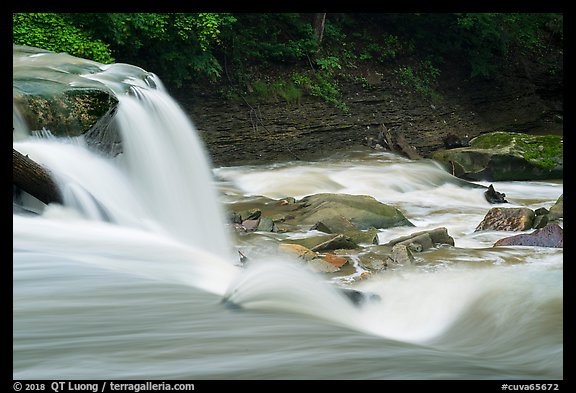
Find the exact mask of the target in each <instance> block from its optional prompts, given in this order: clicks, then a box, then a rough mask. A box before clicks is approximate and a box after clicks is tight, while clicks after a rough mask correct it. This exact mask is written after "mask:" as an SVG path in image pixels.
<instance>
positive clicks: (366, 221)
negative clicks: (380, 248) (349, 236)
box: [286, 193, 414, 230]
mask: <svg viewBox="0 0 576 393" xmlns="http://www.w3.org/2000/svg"><path fill="white" fill-rule="evenodd" d="M295 205H296V209H295V210H293V211H292V214H293V217H292V218H290V219H288V220H286V223H289V224H296V225H308V224H309V225H315V224H317V223H319V222H320V223H328V222H329V223H333V222H335V221H338V220H341V219H342V217H344V218H345V219H346V220H348V221H349V222H350V223H352V224H353V225H354V227H356V229H359V230H368V229H370V228H378V229H385V228H392V227H398V226H414V224H413V223H411V222H410V221H409V220H408V219H407V218H406V217H405V216H404V214H402V212H401V211H400V210H398V209H397V208H395V207H393V206H390V205H386V204H384V203H382V202H379V201H377V200H376V199H375V198H374V197H371V196H369V195H344V194H329V193H325V194H314V195H309V196H307V197H304V198H303V199H301V200H300V201H298V202H296V204H295Z"/></svg>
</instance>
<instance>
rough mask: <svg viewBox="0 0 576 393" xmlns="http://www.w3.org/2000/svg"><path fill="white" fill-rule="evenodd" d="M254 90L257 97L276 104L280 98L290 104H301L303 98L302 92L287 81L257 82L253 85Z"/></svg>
mask: <svg viewBox="0 0 576 393" xmlns="http://www.w3.org/2000/svg"><path fill="white" fill-rule="evenodd" d="M252 89H253V90H254V93H255V95H257V96H259V97H261V98H264V99H265V100H272V101H274V102H278V101H279V97H280V98H282V99H283V100H284V101H286V102H287V103H288V104H300V99H301V98H302V90H300V89H299V88H298V87H297V86H296V85H295V84H294V83H293V82H290V81H285V80H277V81H274V82H272V83H268V82H266V81H263V80H256V81H254V82H253V83H252Z"/></svg>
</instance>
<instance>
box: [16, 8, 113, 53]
mask: <svg viewBox="0 0 576 393" xmlns="http://www.w3.org/2000/svg"><path fill="white" fill-rule="evenodd" d="M12 22H13V26H12V33H13V37H12V43H13V44H16V45H24V46H33V47H36V48H41V49H46V50H49V51H52V52H66V53H68V54H70V55H72V56H76V57H81V58H84V59H88V60H93V61H97V62H99V63H104V64H108V63H113V62H114V58H113V57H112V54H111V50H110V49H109V46H108V44H106V43H104V42H103V41H101V40H100V39H97V38H94V37H93V36H92V35H91V34H90V33H89V32H87V31H86V30H84V29H81V28H78V27H75V26H73V25H71V24H70V23H69V21H68V20H67V19H66V18H64V17H63V16H62V15H61V14H55V13H14V14H12Z"/></svg>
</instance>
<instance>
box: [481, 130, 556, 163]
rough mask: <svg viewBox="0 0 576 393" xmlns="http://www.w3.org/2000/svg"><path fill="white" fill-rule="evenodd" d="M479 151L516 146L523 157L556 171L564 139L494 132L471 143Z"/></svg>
mask: <svg viewBox="0 0 576 393" xmlns="http://www.w3.org/2000/svg"><path fill="white" fill-rule="evenodd" d="M471 144H472V146H473V147H475V148H478V149H495V148H499V147H509V146H511V145H513V146H515V147H516V148H517V149H518V150H520V151H521V152H522V156H523V157H524V158H525V159H526V160H528V161H531V162H533V163H534V164H536V165H538V166H541V167H542V168H545V169H554V168H555V167H556V166H557V165H558V161H559V160H561V158H562V156H563V138H562V136H560V135H528V134H524V133H519V132H505V131H499V132H492V133H489V134H483V135H480V136H478V137H476V138H474V139H473V140H472V141H471Z"/></svg>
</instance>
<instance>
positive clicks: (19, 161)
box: [12, 148, 63, 204]
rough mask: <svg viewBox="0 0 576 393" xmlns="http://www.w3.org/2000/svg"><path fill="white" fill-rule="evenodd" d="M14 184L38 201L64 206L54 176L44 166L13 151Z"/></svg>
mask: <svg viewBox="0 0 576 393" xmlns="http://www.w3.org/2000/svg"><path fill="white" fill-rule="evenodd" d="M12 182H13V184H14V185H15V186H17V187H18V188H20V189H21V190H22V191H25V192H27V193H28V194H30V195H32V196H33V197H35V198H37V199H38V200H40V201H42V202H44V203H46V204H48V203H60V204H62V202H63V200H62V195H61V193H60V189H59V188H58V186H57V185H56V182H55V181H54V178H53V175H52V174H51V173H50V172H49V171H48V170H47V169H46V168H44V167H43V166H41V165H39V164H38V163H36V162H35V161H34V160H32V159H30V158H29V157H28V156H25V155H23V154H21V153H20V152H18V151H17V150H16V149H14V148H13V149H12Z"/></svg>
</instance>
